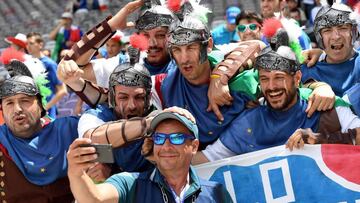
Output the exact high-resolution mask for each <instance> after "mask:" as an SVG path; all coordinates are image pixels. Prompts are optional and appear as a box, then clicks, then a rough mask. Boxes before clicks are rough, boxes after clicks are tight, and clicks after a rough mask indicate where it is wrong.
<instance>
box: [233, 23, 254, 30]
mask: <svg viewBox="0 0 360 203" xmlns="http://www.w3.org/2000/svg"><path fill="white" fill-rule="evenodd" d="M236 28H237V30H238V31H239V32H245V31H246V29H249V30H250V31H254V30H256V29H257V28H258V25H257V24H255V23H251V24H241V25H238V26H237V27H236Z"/></svg>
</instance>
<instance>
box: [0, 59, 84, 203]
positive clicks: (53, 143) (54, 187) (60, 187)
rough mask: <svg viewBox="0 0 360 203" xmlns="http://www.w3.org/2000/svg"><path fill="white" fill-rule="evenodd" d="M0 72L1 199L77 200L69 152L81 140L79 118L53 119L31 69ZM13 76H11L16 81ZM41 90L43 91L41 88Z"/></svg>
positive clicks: (14, 65) (16, 63) (16, 67)
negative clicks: (0, 118)
mask: <svg viewBox="0 0 360 203" xmlns="http://www.w3.org/2000/svg"><path fill="white" fill-rule="evenodd" d="M6 69H8V70H9V72H10V74H9V73H8V72H7V70H5V69H1V71H0V100H1V109H2V111H3V112H2V113H3V117H4V121H5V125H2V126H0V135H1V136H0V150H1V151H0V159H1V163H2V164H1V169H0V170H1V172H0V173H1V174H2V175H1V176H0V182H1V195H0V200H1V201H6V202H34V203H35V202H72V201H73V196H72V194H71V191H70V187H69V181H68V179H67V177H66V173H67V160H66V158H65V156H66V151H67V149H68V147H69V146H70V144H71V143H72V142H73V141H74V140H75V139H76V138H77V137H78V134H77V132H76V130H74V129H76V128H77V124H78V118H75V117H67V118H61V119H56V120H54V121H51V120H50V119H48V118H47V117H43V116H45V114H46V111H45V109H44V108H43V104H42V95H41V94H40V93H41V92H40V90H41V89H42V88H44V87H41V86H38V85H37V84H36V83H35V81H34V80H33V78H32V76H31V73H30V71H29V70H28V69H27V67H26V66H25V65H24V64H23V63H22V62H19V61H12V62H11V63H10V64H8V65H6ZM10 75H11V77H10ZM40 88H41V89H40Z"/></svg>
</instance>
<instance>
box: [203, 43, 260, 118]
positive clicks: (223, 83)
mask: <svg viewBox="0 0 360 203" xmlns="http://www.w3.org/2000/svg"><path fill="white" fill-rule="evenodd" d="M263 48H265V44H264V43H263V42H261V41H258V40H251V41H246V42H240V43H239V45H238V47H237V48H235V49H234V50H233V51H232V52H230V53H229V54H227V55H226V56H225V59H224V60H223V61H221V62H220V63H219V64H218V65H217V66H216V67H215V69H214V70H213V71H212V74H211V76H210V77H211V80H210V86H209V90H208V98H209V106H208V111H210V110H212V111H214V113H215V115H216V116H217V117H218V119H219V120H223V116H222V114H221V112H220V110H219V106H223V105H231V102H232V100H233V98H232V96H231V95H230V90H229V86H228V82H229V80H230V79H231V78H233V77H234V76H236V75H237V74H239V73H241V72H243V71H244V70H246V69H250V68H251V67H252V64H253V63H254V62H255V57H256V56H257V55H258V53H259V52H260V51H261V50H262V49H263Z"/></svg>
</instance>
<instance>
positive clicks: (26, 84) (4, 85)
mask: <svg viewBox="0 0 360 203" xmlns="http://www.w3.org/2000/svg"><path fill="white" fill-rule="evenodd" d="M5 68H6V69H7V70H5V69H1V70H0V75H1V77H0V78H1V79H0V101H1V100H2V99H3V98H4V97H9V96H14V95H16V94H26V95H29V96H36V97H37V99H38V100H39V105H40V107H41V116H42V117H43V116H45V115H46V111H45V109H44V107H43V105H42V96H41V94H40V90H39V87H38V85H37V84H36V82H35V80H34V79H33V78H32V75H31V73H30V71H29V70H28V68H27V67H26V65H25V64H24V63H22V62H20V61H17V60H14V61H12V62H10V64H7V65H6V66H5ZM6 72H8V73H6Z"/></svg>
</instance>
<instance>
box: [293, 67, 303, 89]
mask: <svg viewBox="0 0 360 203" xmlns="http://www.w3.org/2000/svg"><path fill="white" fill-rule="evenodd" d="M301 77H302V73H301V71H300V70H298V71H296V72H295V75H294V80H295V85H296V87H299V86H300V83H301Z"/></svg>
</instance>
